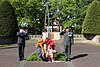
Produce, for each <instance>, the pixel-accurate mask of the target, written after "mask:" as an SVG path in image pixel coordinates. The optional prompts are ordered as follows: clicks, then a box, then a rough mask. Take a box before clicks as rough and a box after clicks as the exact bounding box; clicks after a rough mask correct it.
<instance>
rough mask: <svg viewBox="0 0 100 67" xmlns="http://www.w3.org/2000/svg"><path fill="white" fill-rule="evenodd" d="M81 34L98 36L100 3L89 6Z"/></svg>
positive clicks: (96, 2) (99, 29)
mask: <svg viewBox="0 0 100 67" xmlns="http://www.w3.org/2000/svg"><path fill="white" fill-rule="evenodd" d="M82 33H83V34H100V1H97V0H94V1H93V2H92V4H91V5H90V7H89V9H88V12H87V14H86V16H85V20H84V22H83V26H82Z"/></svg>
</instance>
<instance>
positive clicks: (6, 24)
mask: <svg viewBox="0 0 100 67" xmlns="http://www.w3.org/2000/svg"><path fill="white" fill-rule="evenodd" d="M17 31H18V24H17V18H16V16H15V12H14V10H13V7H12V5H11V4H10V3H9V2H8V1H3V2H2V3H1V4H0V35H2V36H12V35H13V36H15V35H16V32H17Z"/></svg>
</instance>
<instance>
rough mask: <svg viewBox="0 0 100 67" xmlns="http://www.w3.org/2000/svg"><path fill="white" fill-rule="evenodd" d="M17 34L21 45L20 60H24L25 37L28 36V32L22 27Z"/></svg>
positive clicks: (18, 42)
mask: <svg viewBox="0 0 100 67" xmlns="http://www.w3.org/2000/svg"><path fill="white" fill-rule="evenodd" d="M17 36H18V40H17V44H18V46H19V49H18V51H19V61H22V60H24V48H25V37H26V36H27V32H26V31H25V30H24V29H20V31H19V32H17Z"/></svg>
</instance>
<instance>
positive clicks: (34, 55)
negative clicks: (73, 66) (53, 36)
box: [26, 52, 65, 61]
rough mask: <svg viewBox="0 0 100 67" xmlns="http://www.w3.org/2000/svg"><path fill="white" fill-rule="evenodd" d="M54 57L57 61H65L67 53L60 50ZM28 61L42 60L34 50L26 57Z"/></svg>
mask: <svg viewBox="0 0 100 67" xmlns="http://www.w3.org/2000/svg"><path fill="white" fill-rule="evenodd" d="M54 58H55V60H56V61H64V60H65V54H64V53H62V52H58V53H55V54H54ZM26 60H27V61H42V59H40V58H39V57H38V55H37V53H36V52H33V53H32V54H31V55H30V56H29V57H27V58H26Z"/></svg>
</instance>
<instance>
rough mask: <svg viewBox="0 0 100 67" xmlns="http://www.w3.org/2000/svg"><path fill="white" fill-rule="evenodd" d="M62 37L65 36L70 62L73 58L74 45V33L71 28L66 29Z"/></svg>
mask: <svg viewBox="0 0 100 67" xmlns="http://www.w3.org/2000/svg"><path fill="white" fill-rule="evenodd" d="M60 35H64V40H63V43H62V44H63V45H64V49H65V55H66V61H70V57H71V46H72V44H73V43H74V40H73V33H72V31H71V28H66V29H65V30H64V31H62V32H61V33H60Z"/></svg>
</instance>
